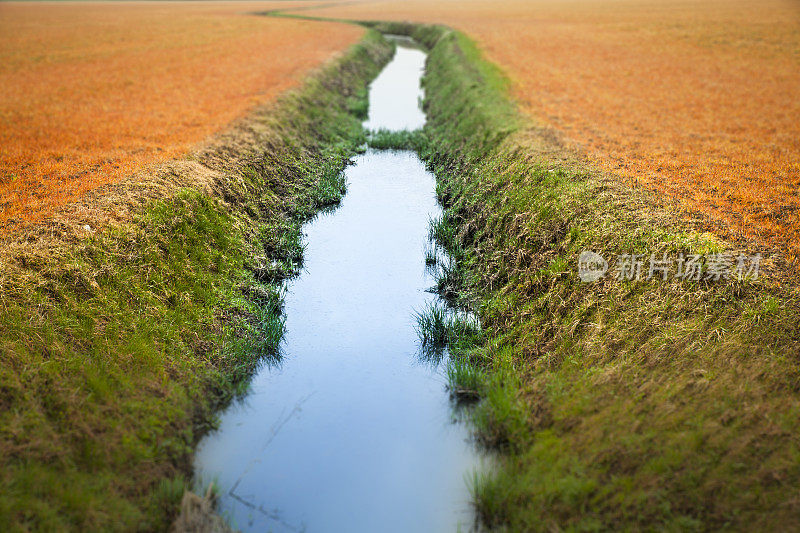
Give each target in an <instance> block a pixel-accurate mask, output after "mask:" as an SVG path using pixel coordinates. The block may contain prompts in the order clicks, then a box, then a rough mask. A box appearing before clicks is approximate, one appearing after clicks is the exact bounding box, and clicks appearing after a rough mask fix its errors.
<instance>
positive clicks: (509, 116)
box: [0, 14, 800, 531]
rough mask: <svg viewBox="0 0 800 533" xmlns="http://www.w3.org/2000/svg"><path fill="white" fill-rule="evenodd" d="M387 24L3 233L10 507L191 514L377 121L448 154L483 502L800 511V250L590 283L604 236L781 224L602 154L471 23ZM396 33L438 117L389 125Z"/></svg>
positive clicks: (594, 524)
mask: <svg viewBox="0 0 800 533" xmlns="http://www.w3.org/2000/svg"><path fill="white" fill-rule="evenodd" d="M273 15H277V14H273ZM281 16H287V15H285V14H283V15H281ZM362 24H364V25H365V26H368V27H370V28H371V29H373V30H375V31H371V32H368V33H367V34H366V36H365V38H364V39H363V40H362V42H361V43H359V44H358V45H356V46H354V47H353V48H351V49H350V50H349V51H348V52H347V54H345V55H344V56H343V57H341V58H339V59H338V60H336V61H335V62H333V63H332V64H330V65H328V66H327V67H326V68H324V69H322V70H320V71H319V72H318V73H316V74H315V75H313V76H312V77H311V78H309V80H308V81H307V82H306V83H305V84H304V85H303V86H302V87H301V88H300V89H299V90H297V91H295V92H293V93H291V94H290V95H288V96H286V97H284V98H283V99H282V100H281V101H280V103H279V104H277V105H276V106H274V107H271V108H269V109H263V110H260V111H258V112H257V113H255V114H254V115H253V116H252V117H250V118H249V119H248V120H247V121H245V122H243V123H242V124H240V125H238V126H237V127H235V128H234V129H233V130H232V131H231V132H229V133H228V134H226V135H223V136H221V137H220V138H219V139H218V140H217V141H216V142H215V143H213V144H212V145H210V146H209V147H207V148H206V149H204V150H202V151H200V152H198V153H197V154H196V155H195V156H194V157H193V158H191V159H190V160H188V161H185V162H183V163H182V164H180V165H178V164H176V165H173V166H171V167H169V168H168V169H166V170H165V171H163V172H160V173H159V174H158V179H157V180H154V181H152V182H149V183H147V184H145V185H141V186H136V187H121V188H114V189H113V190H112V191H111V193H113V194H116V196H114V198H115V200H114V202H115V203H114V206H115V207H120V206H122V207H124V209H122V208H121V211H122V212H123V213H126V215H125V216H121V217H120V218H119V220H117V221H116V222H114V223H113V224H109V225H108V226H106V227H105V228H104V229H101V230H98V231H96V232H94V231H91V228H90V229H89V230H87V231H84V232H77V231H75V229H74V228H68V227H62V226H59V225H58V224H50V225H47V224H42V225H38V226H35V227H34V228H33V229H31V230H30V231H27V232H25V233H22V234H20V235H19V236H18V237H15V239H16V240H13V241H9V242H6V243H4V244H6V246H5V247H4V248H5V251H4V255H3V258H2V264H0V286H2V289H3V290H2V293H1V296H0V298H2V301H0V308H1V309H2V316H3V320H2V321H0V354H2V361H1V364H0V372H1V373H2V380H0V383H2V388H0V417H2V422H1V423H0V450H1V451H2V453H0V461H2V467H0V475H1V476H2V482H3V491H2V492H0V523H4V524H18V525H19V529H21V530H26V529H39V530H61V529H73V530H98V529H123V530H164V529H167V528H168V527H169V525H170V524H171V523H172V521H173V519H174V518H175V515H176V513H177V510H178V507H179V502H180V499H181V498H182V497H183V494H184V492H185V491H186V489H187V488H190V486H191V484H192V480H191V479H190V478H191V472H192V465H193V463H192V461H193V453H194V450H195V447H196V445H197V443H198V442H199V440H200V437H201V436H203V435H204V434H206V433H207V432H208V431H209V430H210V429H211V428H214V427H216V426H218V422H219V419H218V413H219V412H220V409H221V408H222V407H224V406H226V405H228V404H229V403H230V402H231V400H232V399H233V398H234V397H236V396H237V395H241V394H242V393H243V392H245V391H246V390H247V388H248V383H249V378H250V377H251V376H252V375H253V374H254V372H255V371H256V369H257V368H258V367H259V365H260V364H262V363H269V362H270V361H273V360H275V359H277V357H278V356H277V354H278V351H277V349H278V345H279V342H280V339H281V338H282V336H283V332H284V328H285V322H284V320H285V318H284V315H283V314H282V308H283V301H284V300H283V298H284V293H283V289H282V287H283V285H282V282H283V281H284V280H285V279H286V278H290V277H291V276H292V275H293V274H295V273H296V272H297V271H298V269H299V267H300V265H301V263H302V258H303V250H302V240H301V238H300V228H301V225H302V223H303V222H304V221H306V220H308V219H309V218H310V217H312V216H313V215H314V214H316V213H317V212H318V211H319V210H320V209H324V208H325V207H326V206H331V205H334V204H336V203H338V202H339V200H340V199H341V196H342V194H343V192H344V189H345V181H344V177H343V175H342V174H341V170H342V169H343V168H344V167H345V166H346V164H347V162H348V161H349V160H350V158H351V157H353V156H354V155H355V154H356V153H358V152H359V151H361V150H363V146H364V145H365V143H368V144H369V146H371V147H372V148H374V149H403V150H414V151H416V152H417V154H418V155H419V157H420V158H421V159H422V160H423V161H424V162H425V163H426V165H427V170H428V171H429V172H431V173H433V174H434V175H435V179H436V194H437V196H438V199H439V201H440V203H441V204H442V205H443V206H444V211H443V213H442V215H441V217H439V218H437V219H435V220H434V221H433V222H432V223H431V226H430V236H431V237H432V238H433V239H434V240H435V242H436V246H434V247H431V248H430V249H429V250H428V253H427V256H426V258H425V261H426V262H427V264H428V266H429V267H430V269H431V270H433V271H434V272H435V278H436V279H435V285H436V291H437V292H438V293H439V295H440V296H441V297H442V298H443V299H444V300H445V301H447V302H448V306H447V307H446V308H445V307H444V306H441V305H438V306H437V305H432V306H430V307H427V308H425V307H423V308H421V309H420V315H419V316H418V327H419V330H420V336H421V342H422V344H423V346H427V347H431V346H433V347H436V349H438V350H441V349H442V348H443V347H445V346H446V347H447V352H448V354H449V361H448V362H447V363H446V365H447V366H446V370H445V373H446V376H447V380H448V387H449V389H450V391H452V394H453V396H454V398H456V399H459V400H469V401H471V402H472V407H471V409H470V410H469V411H466V413H467V416H468V417H469V420H470V422H471V424H472V426H471V427H472V428H473V429H474V432H475V436H476V438H477V440H478V442H479V443H480V444H481V445H482V446H485V447H486V448H487V449H491V450H494V452H495V456H496V461H495V462H496V465H495V466H494V468H492V469H487V470H484V471H481V472H480V473H479V474H478V475H477V477H476V479H475V481H474V483H473V484H472V496H471V497H472V500H473V503H474V505H475V509H476V510H477V514H478V516H479V518H480V520H481V523H482V525H483V526H484V527H486V528H489V529H493V530H501V531H502V530H508V531H536V530H552V529H556V530H557V529H575V530H598V529H601V530H602V529H642V528H643V524H644V525H645V526H644V527H645V528H646V527H652V528H653V529H673V530H717V529H724V528H730V529H736V530H743V529H759V530H767V529H792V528H795V529H796V528H800V509H799V508H798V503H797V502H798V501H800V500H798V497H797V496H798V495H797V489H796V487H798V486H800V461H798V451H799V450H800V446H799V445H798V444H800V443H798V434H800V431H798V430H799V429H800V428H798V425H800V416H798V414H800V371H799V370H798V353H800V320H798V317H800V314H799V311H800V300H799V297H798V292H797V288H796V287H797V283H796V276H795V275H793V274H791V275H790V274H786V272H785V271H781V268H782V266H783V265H782V264H781V263H780V262H779V261H771V260H765V262H764V265H763V267H764V268H763V271H762V275H761V276H760V277H759V278H758V279H745V280H738V279H735V278H733V279H696V280H693V279H689V280H686V279H675V278H670V279H662V278H660V277H658V276H656V277H652V278H651V279H640V280H636V279H632V280H627V279H616V278H615V277H614V276H613V275H606V276H604V277H602V278H600V279H598V280H596V281H594V282H590V283H585V282H583V281H581V279H580V277H579V276H578V272H577V270H578V269H577V267H578V264H577V262H578V257H579V255H580V254H581V253H582V252H584V251H587V250H592V251H594V252H597V253H599V254H601V255H603V256H604V257H607V258H612V257H617V256H620V255H623V254H637V255H642V256H644V257H649V256H651V254H654V255H655V256H663V255H664V254H668V255H670V256H672V257H676V256H680V255H681V254H682V256H684V257H689V256H693V255H700V256H709V255H713V254H719V253H721V252H726V251H729V252H731V253H744V252H747V253H751V252H756V251H758V250H756V249H753V247H752V245H751V244H750V243H748V242H726V241H723V240H721V239H719V238H717V237H714V236H713V235H711V234H710V233H708V232H707V231H705V229H704V228H703V226H702V225H700V224H695V223H694V222H692V223H686V222H682V221H681V220H679V218H678V217H676V216H674V214H673V213H670V212H669V210H667V209H666V208H664V207H662V206H661V205H660V204H659V203H658V202H657V201H655V200H654V199H653V198H651V197H649V196H648V195H647V194H645V193H643V192H641V191H634V190H630V189H627V188H625V187H623V186H621V185H619V184H618V183H616V182H614V180H613V179H608V176H605V175H604V174H603V173H601V172H599V171H596V170H595V169H593V167H592V166H591V165H590V164H588V163H587V162H586V161H585V160H584V159H583V158H582V157H581V155H580V154H579V153H575V152H574V151H571V150H569V149H567V148H565V147H564V146H563V145H562V144H561V143H560V142H559V140H558V138H557V136H555V135H553V133H552V132H551V131H549V130H547V129H546V128H543V127H541V126H539V125H538V124H536V123H535V122H534V121H533V120H532V119H531V118H529V117H527V116H525V115H523V114H522V113H521V112H520V111H519V110H518V108H517V105H516V103H515V102H514V101H513V100H512V98H511V97H510V96H509V90H508V88H509V82H508V80H507V79H506V78H505V77H504V75H503V73H502V72H501V71H500V70H498V69H497V68H496V67H495V66H494V65H493V64H491V63H490V62H489V61H487V60H486V59H485V58H484V57H483V56H482V53H481V51H480V50H479V49H478V48H477V46H476V45H475V44H474V43H473V42H472V41H471V40H470V39H469V38H468V37H466V36H465V35H463V34H461V33H459V32H458V31H454V30H452V29H449V28H445V27H441V26H430V25H412V24H402V23H374V22H370V23H366V22H365V23H362ZM380 33H391V34H397V35H406V36H409V37H412V38H413V39H414V40H415V41H416V42H418V43H421V44H422V45H423V47H424V48H425V50H426V51H427V53H428V59H427V63H426V74H425V77H424V82H423V83H424V89H425V96H424V110H425V113H426V115H427V122H426V123H425V126H424V127H423V128H422V129H421V130H416V131H405V132H397V131H394V132H390V131H380V132H377V133H375V134H373V135H371V136H370V137H369V138H368V137H367V135H366V133H365V131H364V129H363V128H362V125H361V121H362V120H364V119H366V118H367V93H366V90H365V87H366V86H367V84H368V82H369V81H370V80H372V79H373V78H374V77H375V76H376V75H377V73H378V72H379V71H380V69H381V67H382V66H383V65H385V64H386V63H387V62H388V61H389V59H390V57H391V55H392V46H391V44H390V43H389V42H387V41H386V40H385V39H383V38H382V37H381V36H380ZM164 191H166V192H167V193H168V194H162V193H163V192H164ZM113 194H112V196H113ZM765 259H769V258H767V257H765ZM792 272H793V271H792ZM478 324H480V327H478Z"/></svg>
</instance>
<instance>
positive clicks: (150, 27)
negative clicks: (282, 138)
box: [0, 2, 363, 227]
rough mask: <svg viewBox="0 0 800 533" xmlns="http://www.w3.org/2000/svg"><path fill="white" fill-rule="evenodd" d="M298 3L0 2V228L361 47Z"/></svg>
mask: <svg viewBox="0 0 800 533" xmlns="http://www.w3.org/2000/svg"><path fill="white" fill-rule="evenodd" d="M291 5H293V3H292V2H264V3H235V2H234V3H200V2H187V3H166V2H165V3H138V2H137V3H114V4H112V3H2V4H0V86H2V87H3V91H2V92H0V227H8V226H11V225H12V224H14V221H17V222H19V221H32V220H39V219H41V218H42V217H44V216H46V215H47V214H48V213H50V212H52V210H53V209H54V208H56V207H58V206H59V205H62V204H64V203H65V202H69V201H71V200H74V199H76V198H77V197H78V196H80V195H81V194H82V193H85V192H86V191H89V190H92V189H94V188H96V187H98V186H101V185H105V184H108V183H113V182H116V181H117V180H119V179H120V178H122V177H124V176H127V175H130V174H132V173H133V172H135V171H136V170H137V169H140V168H142V166H143V165H147V164H149V163H155V162H160V161H165V160H167V159H170V158H174V157H176V156H179V155H181V154H183V153H185V152H186V151H187V150H188V149H189V148H190V147H191V146H192V145H195V144H197V143H198V142H200V141H202V140H203V139H205V138H206V137H208V136H209V135H211V134H213V133H214V132H216V131H219V130H220V129H222V128H224V127H225V126H226V125H227V124H229V123H230V122H231V121H233V120H235V119H236V118H237V117H240V116H242V115H243V114H244V113H245V112H246V111H247V110H249V109H251V108H253V107H254V106H256V105H259V104H263V103H265V102H268V101H270V100H271V99H272V98H274V97H275V96H276V95H277V94H279V93H280V92H282V91H284V90H286V89H287V88H289V87H292V86H294V85H296V84H298V83H299V81H300V80H301V79H302V78H303V76H304V75H305V74H307V73H308V71H309V70H310V69H312V68H314V67H316V66H318V65H320V64H322V63H323V62H324V61H325V60H326V59H329V58H330V57H332V56H333V55H335V54H337V53H338V52H339V51H341V50H343V49H345V48H346V47H347V46H348V45H350V44H352V43H354V42H355V41H356V40H357V39H358V38H359V36H360V35H362V34H363V31H362V30H361V29H359V28H356V27H353V26H350V25H338V24H330V23H328V24H320V23H315V22H307V21H297V20H280V19H270V18H266V17H255V16H247V15H246V14H245V13H246V12H248V11H256V10H265V9H274V8H277V7H286V6H291Z"/></svg>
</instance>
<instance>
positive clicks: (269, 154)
mask: <svg viewBox="0 0 800 533" xmlns="http://www.w3.org/2000/svg"><path fill="white" fill-rule="evenodd" d="M391 51H392V49H391V46H390V45H389V44H388V43H386V42H385V41H384V40H383V39H382V38H380V36H379V35H378V34H376V33H374V32H373V33H368V34H367V36H366V37H365V38H364V40H363V41H362V42H361V43H360V44H358V45H355V46H354V47H353V48H351V49H350V51H349V52H348V53H347V54H346V55H345V56H344V57H342V58H341V59H339V60H337V61H336V62H334V63H333V64H331V65H329V66H328V67H326V68H325V69H323V70H322V71H320V72H319V73H317V74H316V75H314V76H313V77H312V78H311V79H309V80H308V81H307V82H306V84H305V85H304V86H303V87H302V88H301V89H299V90H298V91H295V92H294V93H291V94H290V95H288V96H286V97H284V98H283V99H282V100H281V101H280V102H279V104H278V105H277V107H275V108H273V109H272V110H271V111H270V112H269V113H267V114H263V113H262V115H261V116H260V118H259V120H260V123H259V125H258V128H259V129H258V130H254V134H256V135H261V136H262V138H260V140H259V142H258V143H256V145H255V147H254V148H253V150H252V152H247V153H235V154H233V155H232V156H231V154H228V157H226V158H225V159H224V163H222V164H218V163H215V162H214V160H213V158H211V159H208V160H206V159H203V157H200V159H199V161H200V162H201V163H204V164H207V165H209V167H210V168H212V169H214V170H218V171H221V172H222V174H221V176H222V177H221V178H220V179H219V180H218V181H217V182H216V183H215V186H214V189H213V190H214V193H211V192H210V191H208V190H205V189H203V190H194V189H184V190H181V191H179V192H178V193H176V194H174V195H172V196H170V197H167V198H161V199H158V200H153V201H149V202H147V203H146V204H144V205H141V206H140V207H137V208H135V214H134V215H133V217H132V218H131V219H130V220H128V221H127V222H125V223H123V224H119V225H112V226H108V227H106V228H102V229H100V230H99V231H97V232H96V233H94V234H92V235H90V236H87V237H84V238H81V239H79V240H76V241H69V240H57V239H56V240H54V241H52V242H49V243H46V246H40V247H31V249H30V250H29V251H27V252H25V253H23V254H21V255H19V256H17V257H14V258H13V260H12V261H11V263H10V264H9V265H7V266H6V267H5V268H4V271H3V272H2V273H0V274H2V277H1V278H0V286H2V289H3V290H2V293H0V309H1V310H2V312H1V314H0V316H2V319H0V483H2V486H3V490H2V491H0V524H3V525H4V528H3V529H4V530H5V531H8V530H18V531H27V530H33V531H62V530H75V531H86V530H93V531H94V530H124V531H130V530H145V531H153V530H166V529H168V527H169V524H170V522H171V520H172V519H173V517H174V516H175V513H176V511H177V506H178V503H179V500H180V496H181V495H182V493H183V490H184V488H185V487H186V486H187V484H188V480H189V478H190V476H191V456H192V453H193V450H194V446H195V445H196V443H197V441H198V439H199V438H200V437H201V436H202V434H203V433H204V432H206V431H208V430H209V429H210V428H212V427H214V426H215V424H216V412H217V410H218V409H219V408H220V407H221V406H224V405H225V404H226V403H227V402H229V401H230V400H231V399H232V398H233V397H234V396H236V395H238V394H242V393H243V392H244V391H246V389H247V384H248V378H249V377H250V376H251V375H252V373H253V372H254V371H255V370H256V369H257V367H258V366H259V365H261V364H268V363H269V362H270V361H274V360H277V358H279V357H280V352H279V345H280V341H281V338H282V335H283V327H284V326H283V317H282V316H281V311H282V289H281V288H280V285H279V284H280V281H281V280H283V279H284V278H286V277H288V276H291V275H293V274H294V273H295V272H296V271H297V268H298V267H299V265H300V263H301V261H302V254H303V245H302V241H301V237H300V227H301V224H302V222H303V221H304V220H307V219H308V218H309V217H311V216H313V215H314V214H315V213H317V212H318V211H319V210H320V209H324V208H325V207H326V206H330V205H333V204H335V203H336V202H338V200H339V199H340V198H341V195H342V193H343V192H344V180H343V177H342V175H341V170H342V169H343V167H344V165H345V164H346V162H347V160H348V158H349V157H351V156H352V155H353V154H354V153H355V152H356V151H357V150H358V148H359V146H361V145H362V144H363V143H364V142H365V141H366V137H365V134H364V132H363V131H362V128H361V124H360V119H359V117H360V116H361V115H363V111H362V110H363V108H364V105H365V103H364V99H365V96H366V93H365V91H364V87H365V86H366V84H367V83H368V82H369V80H371V79H372V78H373V77H374V76H375V75H376V74H377V72H378V71H379V69H380V67H381V66H382V64H384V63H385V62H386V61H388V59H389V57H390V55H391Z"/></svg>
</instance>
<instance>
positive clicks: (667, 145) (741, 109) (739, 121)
mask: <svg viewBox="0 0 800 533" xmlns="http://www.w3.org/2000/svg"><path fill="white" fill-rule="evenodd" d="M303 13H304V14H313V15H324V16H329V17H348V18H358V19H374V20H379V19H380V20H386V19H392V20H410V21H421V22H437V23H444V24H448V25H450V26H452V27H455V28H457V29H460V30H462V31H465V32H466V33H467V34H468V35H470V36H472V37H473V38H475V39H476V40H477V41H478V43H479V44H480V46H481V47H482V48H483V49H484V50H485V51H486V53H487V55H488V58H489V59H491V60H492V61H494V62H496V63H497V64H499V65H500V66H501V67H503V69H504V70H505V72H506V74H507V75H508V76H509V77H510V79H511V81H512V84H513V91H514V94H515V96H516V97H517V98H518V100H519V101H520V102H521V103H522V104H523V107H524V108H525V109H526V110H527V111H528V112H529V113H530V114H531V115H532V116H533V117H534V118H535V119H536V120H538V121H539V122H540V123H542V124H544V125H548V126H551V127H553V128H555V129H556V130H558V131H559V132H561V134H562V135H563V137H564V138H565V139H567V140H568V141H570V142H571V144H572V145H573V146H576V147H578V148H580V149H582V150H583V151H584V153H586V154H587V156H588V157H589V158H590V160H591V161H592V162H593V163H594V164H595V165H596V166H597V167H598V168H600V169H602V170H605V171H609V172H611V173H613V174H614V175H616V176H619V177H621V178H623V179H624V181H625V182H627V183H632V184H637V185H641V186H644V187H646V188H649V189H653V190H656V191H658V192H659V193H660V196H661V197H662V198H664V199H665V200H666V201H668V202H669V203H670V204H677V205H680V206H683V207H685V208H688V209H690V210H692V211H699V212H701V213H702V214H705V215H707V216H708V217H709V218H710V220H711V221H712V222H714V225H715V226H716V227H717V230H718V231H721V232H722V233H724V234H726V235H725V236H726V237H731V236H733V237H738V236H744V237H748V238H757V239H759V240H760V241H761V242H763V243H769V244H770V245H773V246H776V247H779V248H788V253H787V255H789V256H790V259H793V260H795V261H796V260H797V256H798V254H800V194H799V193H798V188H800V99H798V98H797V95H798V94H800V4H798V3H797V2H791V1H781V0H768V1H766V2H758V3H753V2H746V1H743V0H730V1H728V0H725V1H722V0H716V1H710V2H695V1H683V0H670V1H668V2H660V1H654V0H621V1H615V2H606V1H600V0H573V1H561V0H535V1H532V2H527V1H526V2H523V1H515V0H506V1H503V2H492V1H487V0H477V1H467V2H453V1H450V0H438V1H433V2H430V1H424V2H423V1H419V0H411V1H408V2H402V3H385V2H381V3H378V2H364V3H353V4H348V5H343V6H339V7H332V8H326V9H320V10H315V11H304V12H303Z"/></svg>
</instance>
